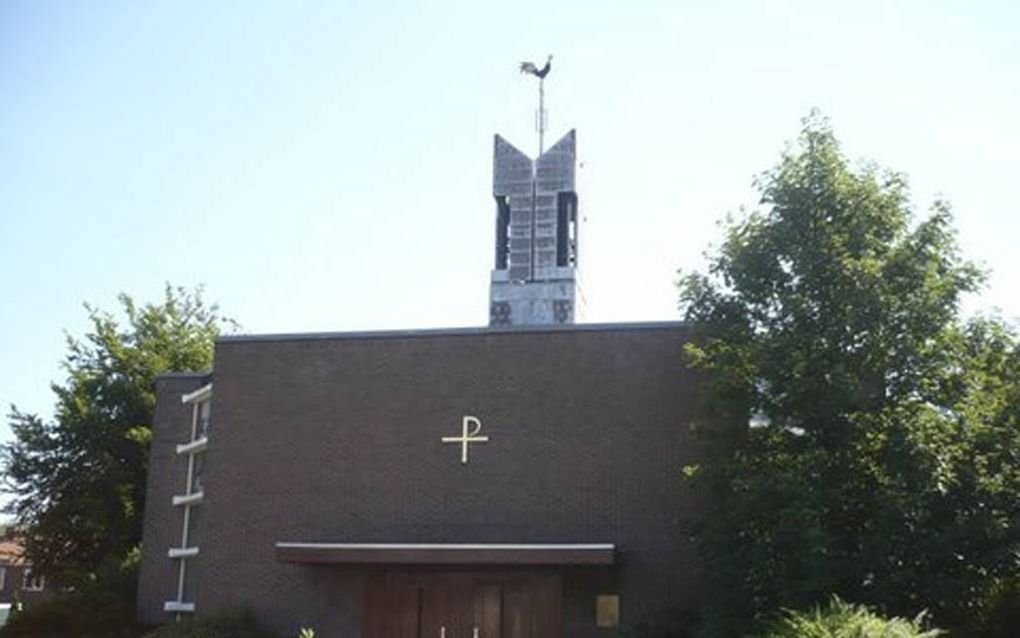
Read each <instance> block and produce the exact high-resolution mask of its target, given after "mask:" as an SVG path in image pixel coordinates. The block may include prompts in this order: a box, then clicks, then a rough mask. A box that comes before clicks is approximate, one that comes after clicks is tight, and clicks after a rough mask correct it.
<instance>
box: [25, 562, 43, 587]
mask: <svg viewBox="0 0 1020 638" xmlns="http://www.w3.org/2000/svg"><path fill="white" fill-rule="evenodd" d="M45 586H46V579H45V578H43V577H42V576H35V575H34V574H32V568H31V567H26V568H25V572H24V573H23V574H22V577H21V588H22V589H24V590H25V591H42V590H43V587H45Z"/></svg>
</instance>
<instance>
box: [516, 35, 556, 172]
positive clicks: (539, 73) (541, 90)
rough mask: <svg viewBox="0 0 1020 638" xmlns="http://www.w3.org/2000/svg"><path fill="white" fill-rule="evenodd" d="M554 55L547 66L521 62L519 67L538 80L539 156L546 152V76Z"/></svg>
mask: <svg viewBox="0 0 1020 638" xmlns="http://www.w3.org/2000/svg"><path fill="white" fill-rule="evenodd" d="M552 57H553V56H552V55H549V57H547V58H546V59H545V66H543V67H542V68H541V69H540V68H538V67H537V66H536V65H535V63H534V62H521V64H520V66H519V67H518V68H519V69H520V71H521V73H530V74H531V75H534V76H535V77H537V78H538V113H536V114H535V128H536V129H538V155H539V157H541V156H542V153H543V152H545V127H546V124H547V121H546V117H545V115H546V114H545V76H547V75H549V70H550V69H551V68H552Z"/></svg>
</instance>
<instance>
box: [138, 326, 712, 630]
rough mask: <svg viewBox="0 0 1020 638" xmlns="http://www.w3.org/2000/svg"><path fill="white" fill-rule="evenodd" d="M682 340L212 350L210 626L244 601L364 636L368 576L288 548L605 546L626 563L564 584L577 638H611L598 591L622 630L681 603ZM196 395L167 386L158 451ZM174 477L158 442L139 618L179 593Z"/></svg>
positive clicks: (637, 336) (366, 343)
mask: <svg viewBox="0 0 1020 638" xmlns="http://www.w3.org/2000/svg"><path fill="white" fill-rule="evenodd" d="M685 338H686V332H685V330H684V329H683V328H682V327H679V326H676V325H670V324H663V325H660V326H633V327H620V328H614V329H605V328H603V329H590V328H585V327H580V326H578V327H574V328H572V329H565V330H547V331H543V330H526V331H508V332H488V331H479V332H473V333H466V334H444V333H420V334H418V335H403V336H401V335H393V336H361V337H342V336H341V337H335V338H314V337H310V338H307V339H304V340H297V339H281V340H272V339H262V340H243V339H242V340H224V341H221V342H219V343H218V344H217V351H216V364H215V370H216V372H215V380H214V395H213V413H212V419H213V430H212V434H211V436H210V444H209V451H208V454H207V468H206V487H205V492H206V499H205V505H204V508H205V509H206V511H205V512H204V521H205V523H204V529H203V530H202V539H203V542H202V545H201V555H200V556H199V558H198V559H197V561H196V562H200V563H201V583H200V584H199V590H198V594H197V596H198V599H197V605H198V610H199V613H200V614H203V613H209V612H211V611H215V610H217V609H223V608H228V607H234V606H238V605H247V606H250V607H252V608H253V609H254V610H255V611H256V612H257V614H258V615H259V617H260V618H261V619H262V620H263V621H264V622H266V623H267V624H269V625H270V626H271V627H272V628H273V629H275V630H277V631H280V632H284V633H285V634H286V635H296V630H297V628H298V627H299V626H301V625H308V626H313V627H315V628H316V629H317V630H318V631H319V632H320V633H319V635H322V636H356V635H358V633H357V628H358V623H359V620H360V615H361V607H362V602H361V601H362V590H363V587H364V585H363V582H364V579H363V573H362V572H361V571H360V570H357V569H353V568H343V567H312V566H302V565H292V564H282V563H278V562H276V561H275V560H274V556H273V548H274V543H276V542H277V541H319V542H436V543H460V542H464V543H471V542H474V543H578V542H611V543H616V544H617V545H618V546H619V548H620V552H621V554H620V556H621V559H620V564H619V566H618V567H616V568H613V569H610V570H586V571H583V572H582V571H574V572H570V573H568V574H567V575H566V577H565V581H564V582H565V590H564V627H565V630H566V631H565V635H566V636H588V635H605V634H604V632H603V633H598V632H596V630H595V629H594V609H595V594H597V593H610V592H615V593H619V594H620V595H621V616H622V620H623V622H624V623H625V624H628V623H632V622H635V621H637V620H638V619H639V618H640V617H641V616H642V615H643V614H644V613H645V612H647V611H650V610H654V609H657V608H659V607H663V606H669V605H675V604H683V603H684V602H685V601H688V600H689V597H690V596H691V595H692V591H693V585H694V583H693V582H692V574H691V558H692V555H691V549H690V547H688V546H687V544H686V543H685V542H684V540H683V534H682V533H681V530H680V525H681V523H682V522H683V517H684V516H685V515H686V514H687V513H688V512H689V507H690V506H689V502H688V501H687V499H685V497H684V496H683V494H682V488H681V479H680V467H681V466H682V465H683V464H684V463H685V462H688V461H690V460H691V459H692V458H693V454H694V451H693V449H692V448H691V446H690V443H689V442H688V441H687V440H686V438H685V437H686V432H687V423H688V421H689V418H690V413H691V409H692V408H693V391H694V383H693V379H692V377H691V376H690V374H689V373H688V372H686V371H685V370H684V368H683V366H682V362H681V348H682V344H683V342H684V339H685ZM164 390H165V391H164ZM184 391H186V389H185V388H183V386H174V387H173V388H172V391H171V388H170V387H169V384H168V385H167V386H166V387H164V388H161V393H160V411H159V412H158V414H157V417H158V418H157V421H160V419H166V420H167V421H160V423H158V427H157V438H159V437H163V439H169V438H173V439H174V441H177V440H178V439H179V440H184V438H186V437H184V438H181V437H180V435H174V436H173V437H171V436H170V432H171V430H172V427H171V426H170V425H169V422H168V420H170V419H172V418H180V419H181V422H182V423H183V422H184V421H185V420H186V418H185V417H184V416H183V413H182V412H181V410H180V409H179V408H177V407H175V406H174V407H167V408H164V406H163V404H164V403H167V402H170V403H173V399H174V396H173V394H174V393H176V394H177V396H176V405H179V403H180V400H179V394H180V393H181V392H184ZM174 413H177V416H176V417H175V416H174ZM465 414H470V415H474V416H477V417H479V418H481V419H482V422H483V424H484V427H483V432H482V434H486V435H488V436H490V437H491V441H490V442H489V443H484V444H476V445H472V446H471V450H470V456H471V462H470V464H469V465H467V466H464V465H461V464H460V463H459V448H458V446H456V445H448V444H447V445H444V444H441V443H440V437H442V436H449V435H458V434H459V433H460V427H461V418H462V416H463V415H465ZM182 427H183V426H182ZM168 469H169V462H168V460H167V459H166V458H165V452H163V447H162V445H161V444H159V443H154V446H153V463H152V469H151V477H152V482H151V484H150V486H149V495H150V502H153V499H154V502H155V503H156V504H157V508H158V509H159V510H160V511H159V513H156V512H155V511H152V512H147V514H146V516H147V518H146V543H147V547H146V557H145V559H144V560H143V573H142V579H143V591H142V593H141V594H140V601H142V602H143V603H144V606H143V608H144V609H145V610H149V609H151V608H152V602H151V601H154V600H157V599H158V600H160V605H161V604H162V602H161V601H162V599H163V598H162V597H163V596H165V595H166V594H163V593H159V594H156V593H155V592H156V591H157V590H158V591H160V592H162V591H163V589H166V590H167V591H170V589H169V588H170V587H171V585H172V582H175V581H174V579H173V577H172V576H171V575H169V574H168V569H167V567H166V566H167V565H168V564H169V563H170V561H168V560H167V559H166V558H165V546H166V538H167V535H166V533H165V532H163V531H162V527H163V526H166V525H170V527H171V528H172V530H171V532H170V536H169V537H170V538H172V537H173V535H174V534H179V532H180V522H179V518H178V517H169V518H168V512H169V510H170V509H171V508H170V507H169V500H170V494H171V491H170V490H169V489H168V488H167V487H166V484H168V483H169V481H170V476H169V475H168V474H167V472H168ZM181 473H183V470H181ZM163 503H165V504H166V505H165V506H164V505H163ZM151 509H152V508H151V507H150V510H151ZM150 539H156V540H155V541H152V542H150ZM150 547H155V548H156V549H157V551H159V552H162V553H161V555H159V556H156V557H155V558H154V557H153V551H150V549H149V548H150ZM157 580H158V581H160V582H150V581H157ZM164 580H165V581H168V582H169V584H164V583H163V582H162V581H164ZM143 617H145V618H149V616H147V615H143Z"/></svg>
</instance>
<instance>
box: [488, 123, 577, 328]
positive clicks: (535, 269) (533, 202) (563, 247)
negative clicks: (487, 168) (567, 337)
mask: <svg viewBox="0 0 1020 638" xmlns="http://www.w3.org/2000/svg"><path fill="white" fill-rule="evenodd" d="M576 137H577V136H576V131H573V130H571V131H570V132H569V133H567V134H566V135H564V136H563V138H561V139H560V140H559V141H558V142H556V143H555V144H553V145H552V147H550V148H549V149H548V150H546V151H545V152H542V153H540V155H539V156H538V159H536V160H532V159H531V158H530V157H528V156H527V155H525V154H524V153H522V152H521V151H520V150H518V149H517V148H515V147H514V146H513V145H512V144H510V143H509V142H507V141H506V140H505V139H503V138H502V137H500V136H499V135H496V140H495V150H494V154H493V170H492V194H493V195H494V196H495V198H496V251H495V261H496V264H495V268H494V269H493V271H492V279H491V286H490V291H489V325H490V326H533V325H548V324H570V323H573V322H574V308H575V298H576V293H577V241H578V232H577V231H578V223H577V220H578V216H577V192H576V190H575V174H576V172H577V150H576Z"/></svg>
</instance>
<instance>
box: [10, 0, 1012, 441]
mask: <svg viewBox="0 0 1020 638" xmlns="http://www.w3.org/2000/svg"><path fill="white" fill-rule="evenodd" d="M708 4H711V5H712V6H711V7H710V8H709V7H705V6H700V5H708ZM1018 6H1020V5H1018V4H1017V3H1016V2H1001V3H995V2H967V3H963V2H931V1H919V2H898V3H894V2H873V3H872V2H852V3H848V2H842V3H820V2H716V3H698V4H697V5H695V4H694V3H681V2H675V1H669V2H662V3H647V2H634V1H630V2H621V3H618V4H609V3H600V2H593V1H591V0H587V1H583V2H574V3H570V2H537V3H527V2H503V3H487V2H477V1H472V2H459V3H445V2H434V1H433V2H419V3H407V2H322V3H308V2H296V1H292V0H288V1H287V2H282V1H281V2H275V3H257V2H249V1H245V2H185V1H181V0H174V1H166V2H160V1H147V2H133V1H132V2H93V1H88V2H70V1H67V2H38V1H35V0H25V1H17V0H15V1H11V0H7V1H5V2H4V3H3V4H2V5H0V362H2V365H0V405H3V406H5V407H6V405H7V404H9V403H11V402H14V403H17V404H18V406H19V407H21V408H23V409H28V410H31V411H38V412H41V413H43V414H48V413H49V412H50V410H51V406H52V397H51V395H50V393H49V390H48V383H49V381H51V380H53V379H58V378H60V376H61V375H60V370H59V367H58V362H59V360H60V359H61V357H62V356H63V354H64V343H63V340H62V336H61V331H62V330H63V329H67V330H69V331H70V332H72V333H74V334H81V332H82V331H83V330H84V329H85V327H86V322H85V313H84V311H83V310H82V307H81V304H82V302H83V301H89V302H91V303H93V304H95V305H98V306H100V307H104V308H113V307H114V306H115V303H116V302H115V296H116V293H117V292H118V291H126V292H129V293H131V294H132V295H134V296H135V297H136V298H138V299H141V300H145V299H154V298H156V297H157V296H158V294H159V292H160V290H161V288H162V286H163V282H165V281H170V282H173V283H175V284H180V285H185V286H194V285H196V284H199V283H204V284H205V285H206V290H207V296H208V297H209V298H210V299H213V300H217V301H218V302H219V303H220V304H221V306H222V307H223V309H224V310H225V311H226V312H227V313H228V314H230V315H231V316H233V317H235V318H236V319H238V320H239V321H240V322H241V323H242V324H243V326H244V328H245V330H246V331H250V332H280V331H287V332H295V331H309V330H352V329H372V328H377V329H383V328H419V327H435V326H464V325H481V324H484V323H485V322H486V321H487V282H488V272H489V268H490V267H491V262H492V259H491V252H492V251H491V248H492V245H493V237H492V234H493V227H494V222H493V216H494V208H493V202H492V198H491V194H490V193H491V189H490V176H491V153H492V135H493V133H495V132H500V133H501V134H503V135H504V136H506V137H508V138H509V139H511V140H512V141H514V142H516V143H517V144H518V145H519V146H520V147H521V148H522V149H525V150H528V151H533V150H534V147H535V140H534V135H533V127H532V124H533V119H532V117H533V116H532V111H533V108H534V85H533V82H531V81H529V80H528V79H527V78H524V77H522V76H520V75H518V74H517V72H516V69H515V65H516V63H517V62H518V61H519V60H521V59H535V60H537V61H541V59H543V58H544V56H545V54H546V53H547V52H552V53H554V54H555V56H556V57H555V60H554V70H553V73H552V75H551V76H550V79H549V80H548V82H547V85H548V86H547V93H548V98H549V107H550V125H551V129H552V131H551V134H550V135H551V137H553V138H556V137H558V136H559V135H561V134H562V133H564V132H565V131H566V130H568V129H569V128H570V127H577V129H578V143H579V149H580V154H581V157H582V160H583V162H584V166H585V167H584V170H583V178H582V179H583V184H584V185H583V190H582V192H581V194H580V197H581V206H582V210H583V212H584V213H585V216H586V219H587V221H586V223H585V225H584V227H583V229H582V232H583V235H582V242H583V245H582V247H581V257H582V260H583V264H582V265H583V268H584V290H585V295H586V296H587V299H588V307H587V310H586V313H585V315H586V316H585V319H586V320H587V321H619V320H659V319H673V318H676V316H677V314H676V310H675V305H676V295H675V290H674V287H673V282H674V281H675V279H676V274H675V272H676V270H677V269H678V268H684V269H691V268H696V267H698V266H699V265H700V264H701V263H702V257H701V253H702V251H703V250H705V249H706V248H707V247H708V245H709V243H710V242H711V241H713V240H714V239H716V238H717V237H718V229H717V228H716V226H715V222H716V221H717V220H718V219H719V218H721V217H722V216H724V215H725V214H726V213H727V211H733V210H736V209H737V208H738V207H739V206H740V205H744V204H749V203H753V201H754V192H753V191H752V190H751V179H752V177H753V176H754V175H755V174H757V173H760V172H761V171H763V170H765V169H767V168H768V167H770V166H771V165H772V164H773V163H774V162H775V161H776V159H777V158H778V156H779V153H780V151H781V150H782V148H783V145H784V143H785V142H786V141H787V140H789V139H791V138H793V137H794V136H795V135H796V133H797V131H798V128H799V122H800V119H801V118H802V117H803V116H804V115H805V114H807V113H808V111H809V110H810V109H811V107H813V106H818V107H820V108H821V109H822V110H823V111H824V112H825V113H826V114H827V115H828V116H830V118H831V119H832V121H833V124H834V126H835V129H836V132H837V134H838V135H839V136H840V137H841V139H842V140H843V141H844V143H845V147H846V149H847V151H848V152H849V153H850V154H851V155H853V156H856V157H865V158H869V159H873V160H875V161H877V162H879V163H881V164H883V165H885V166H888V167H891V168H894V169H897V170H900V171H904V172H906V173H907V174H908V175H909V176H910V178H911V182H912V185H913V191H914V194H915V197H916V203H917V206H918V208H919V209H921V210H923V209H925V208H926V207H927V206H928V205H929V204H930V202H931V200H932V199H933V197H934V196H935V194H936V193H941V194H943V195H944V196H945V197H947V198H948V199H949V200H950V201H952V202H953V204H954V207H955V209H956V211H957V216H958V217H957V221H958V227H959V229H960V237H961V242H962V244H963V246H964V249H965V250H966V252H967V254H968V255H969V256H971V257H973V258H975V259H977V260H979V261H981V262H983V263H985V264H986V265H987V266H988V267H990V268H991V269H992V270H993V271H994V274H993V277H992V279H991V282H990V286H989V288H988V289H987V290H986V291H985V293H984V294H982V295H981V296H980V297H976V298H974V299H971V300H969V301H968V303H967V308H968V311H970V312H974V311H984V310H988V309H990V308H992V307H996V306H997V307H999V308H1001V309H1002V311H1003V314H1005V315H1006V316H1008V317H1015V316H1020V296H1018V295H1017V294H1016V292H1017V284H1016V282H1017V280H1018V279H1020V266H1018V259H1017V251H1018V248H1017V241H1018V238H1020V221H1018V216H1017V210H1016V209H1017V204H1016V202H1017V194H1016V188H1017V182H1018V175H1017V173H1018V169H1020V161H1018V160H1020V124H1018V121H1020V117H1018V116H1020V38H1018V37H1017V33H1018V26H1020V10H1018V8H1017V7H1018ZM7 436H8V434H7V432H6V427H5V426H0V440H2V439H4V438H6V437H7Z"/></svg>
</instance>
